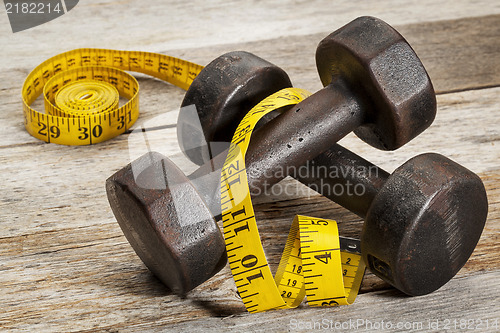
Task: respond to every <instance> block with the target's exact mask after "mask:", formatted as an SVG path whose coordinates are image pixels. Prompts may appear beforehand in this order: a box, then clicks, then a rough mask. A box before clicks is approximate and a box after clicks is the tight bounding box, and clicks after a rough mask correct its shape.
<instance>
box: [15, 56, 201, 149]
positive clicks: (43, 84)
mask: <svg viewBox="0 0 500 333" xmlns="http://www.w3.org/2000/svg"><path fill="white" fill-rule="evenodd" d="M202 69H203V66H200V65H197V64H194V63H191V62H189V61H185V60H182V59H178V58H174V57H169V56H166V55H163V54H159V53H150V52H137V51H115V50H107V49H77V50H72V51H68V52H65V53H61V54H59V55H56V56H55V57H52V58H50V59H48V60H46V61H44V62H43V63H42V64H40V65H39V66H37V67H36V68H35V69H34V70H33V71H32V72H31V73H30V74H29V75H28V77H27V78H26V80H25V82H24V85H23V88H22V98H23V113H24V125H25V127H26V130H27V131H28V132H29V133H30V134H31V135H32V136H34V137H35V138H38V139H40V140H43V141H46V142H53V143H57V144H63V145H89V144H94V143H98V142H102V141H105V140H108V139H111V138H113V137H115V136H117V135H119V134H122V133H124V132H125V131H126V130H128V129H129V128H130V126H132V125H133V124H134V122H135V121H136V120H137V118H138V117H139V84H138V83H137V80H136V79H135V78H134V77H133V76H132V75H130V74H128V73H126V72H124V70H127V71H134V72H140V73H144V74H148V75H151V76H154V77H156V78H159V79H161V80H164V81H167V82H170V83H172V84H174V85H176V86H178V87H180V88H183V89H187V88H188V87H189V86H190V84H191V82H192V81H193V79H194V78H195V77H196V76H197V75H198V73H199V72H200V71H201V70H202ZM42 93H43V95H44V101H45V113H42V112H39V111H36V110H34V109H33V108H31V106H30V105H31V104H33V102H34V101H35V100H36V99H37V98H38V96H40V95H41V94H42ZM119 96H122V97H124V98H126V99H128V102H127V103H126V104H124V105H123V106H121V107H119Z"/></svg>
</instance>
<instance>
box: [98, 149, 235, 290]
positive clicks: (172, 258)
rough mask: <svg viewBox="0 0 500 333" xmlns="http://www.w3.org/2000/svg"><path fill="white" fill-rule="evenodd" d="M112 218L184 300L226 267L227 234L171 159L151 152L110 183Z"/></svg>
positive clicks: (138, 251) (138, 253)
mask: <svg viewBox="0 0 500 333" xmlns="http://www.w3.org/2000/svg"><path fill="white" fill-rule="evenodd" d="M106 191H107V194H108V200H109V203H110V205H111V208H112V210H113V213H114V215H115V217H116V219H117V221H118V223H119V224H120V227H121V229H122V230H123V233H124V234H125V236H126V237H127V240H128V241H129V242H130V244H131V245H132V247H133V248H134V250H135V252H136V253H137V255H139V257H140V258H141V259H142V261H143V262H144V263H145V264H146V266H147V267H148V268H149V269H150V270H151V272H153V273H154V274H155V275H156V276H157V277H158V278H159V279H160V280H161V281H162V282H163V283H164V284H165V285H166V286H167V287H169V288H170V289H171V290H172V291H173V292H174V293H176V294H178V295H183V294H185V293H186V292H188V291H190V290H191V289H193V288H195V287H196V286H198V285H199V284H201V283H202V282H204V281H206V280H207V279H209V278H210V277H212V276H213V275H214V274H215V273H217V272H218V271H219V270H220V269H221V268H222V267H224V265H225V263H226V255H225V245H224V239H223V237H222V234H221V232H220V230H219V228H218V227H217V224H216V222H215V220H214V219H213V217H212V214H211V213H210V211H209V210H208V208H207V207H206V206H205V203H204V202H203V200H202V199H201V197H200V195H199V193H198V192H197V190H196V189H195V188H194V187H193V185H192V184H191V182H190V181H189V179H188V178H186V176H185V175H184V174H183V173H182V171H181V170H180V169H179V168H178V167H177V166H175V164H173V163H172V162H171V161H170V160H169V159H168V158H166V157H164V156H162V155H161V154H158V153H148V154H145V155H143V156H142V157H140V158H139V159H137V160H136V161H134V162H132V163H130V164H129V165H127V166H126V167H124V168H123V169H121V170H119V171H118V172H116V173H115V174H114V175H112V176H111V177H110V178H108V179H107V180H106Z"/></svg>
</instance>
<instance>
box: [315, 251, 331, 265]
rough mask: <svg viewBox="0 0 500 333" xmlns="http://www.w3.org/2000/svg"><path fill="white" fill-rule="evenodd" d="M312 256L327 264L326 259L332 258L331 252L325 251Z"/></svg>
mask: <svg viewBox="0 0 500 333" xmlns="http://www.w3.org/2000/svg"><path fill="white" fill-rule="evenodd" d="M314 258H316V259H317V260H319V261H321V262H322V263H324V264H328V259H332V253H331V252H325V254H318V255H315V256H314Z"/></svg>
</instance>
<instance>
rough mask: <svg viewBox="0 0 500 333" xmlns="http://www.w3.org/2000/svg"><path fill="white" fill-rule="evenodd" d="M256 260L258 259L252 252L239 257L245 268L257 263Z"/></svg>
mask: <svg viewBox="0 0 500 333" xmlns="http://www.w3.org/2000/svg"><path fill="white" fill-rule="evenodd" d="M258 261H259V259H257V257H256V256H254V255H253V254H249V255H247V256H244V257H243V259H241V265H242V266H243V267H246V268H252V267H253V266H255V265H257V262H258Z"/></svg>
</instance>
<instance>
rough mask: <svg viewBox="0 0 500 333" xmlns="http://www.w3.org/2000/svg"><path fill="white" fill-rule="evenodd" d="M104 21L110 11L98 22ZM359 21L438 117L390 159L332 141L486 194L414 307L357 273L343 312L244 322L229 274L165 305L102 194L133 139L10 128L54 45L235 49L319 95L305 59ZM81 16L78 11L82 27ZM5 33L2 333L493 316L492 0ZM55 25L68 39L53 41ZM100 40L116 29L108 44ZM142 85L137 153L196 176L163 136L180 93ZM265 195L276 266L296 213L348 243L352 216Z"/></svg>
mask: <svg viewBox="0 0 500 333" xmlns="http://www.w3.org/2000/svg"><path fill="white" fill-rule="evenodd" d="M196 4H199V2H196ZM196 4H195V5H196ZM267 6H269V7H267ZM124 8H127V10H123V9H124ZM77 9H78V10H77ZM113 11H114V12H119V13H120V14H118V15H117V16H115V17H108V13H109V12H113ZM157 13H162V14H161V15H158V14H157ZM188 13H191V14H193V15H192V16H190V15H188ZM299 13H300V14H299ZM153 14H155V15H153ZM367 14H369V15H376V16H379V17H381V18H383V19H385V20H387V21H388V22H389V23H391V24H393V25H397V28H398V30H399V31H400V32H401V33H402V34H403V35H404V36H405V37H406V38H407V39H408V41H409V42H410V43H411V45H412V46H413V47H414V49H415V50H416V52H417V53H418V55H419V56H420V57H421V59H422V61H423V62H424V64H425V66H426V68H427V69H428V71H429V74H430V76H431V78H432V80H433V83H434V86H435V88H436V90H437V91H438V92H439V93H440V95H439V96H438V115H437V118H436V120H435V122H434V123H433V125H432V126H431V127H430V128H429V129H428V130H427V131H426V132H425V133H423V134H422V135H421V136H419V137H418V138H416V139H415V140H413V141H412V142H410V143H409V144H407V145H406V146H404V147H403V148H401V149H399V150H398V151H397V152H381V151H377V150H375V149H373V148H371V147H369V146H368V145H366V144H364V143H362V142H361V141H360V140H359V139H357V138H356V137H355V136H354V135H349V136H347V137H346V138H345V139H343V140H342V141H341V143H342V144H343V145H344V146H346V147H348V148H350V149H352V150H353V151H355V152H357V153H359V154H360V155H362V156H363V157H365V158H367V159H369V160H370V161H372V162H374V163H376V164H377V165H380V166H381V167H383V168H385V169H386V170H387V171H392V170H394V169H395V168H396V167H397V166H398V165H400V164H402V163H403V162H404V161H406V160H407V159H408V158H410V157H412V156H414V155H416V154H419V153H423V152H428V151H434V152H439V153H442V154H444V155H446V156H448V157H450V158H452V159H454V160H456V161H457V162H459V163H461V164H463V165H464V166H466V167H468V168H470V169H471V170H472V171H474V172H476V173H478V174H479V176H480V177H481V179H482V180H483V182H484V183H485V186H486V189H487V193H488V198H489V205H490V206H489V207H490V210H489V215H488V220H487V224H486V227H485V230H484V232H483V234H482V237H481V239H480V241H479V244H478V246H477V248H476V250H475V252H474V253H473V255H472V257H471V259H470V260H469V262H468V263H467V264H466V265H465V266H464V267H463V269H462V270H461V271H460V272H459V273H458V275H457V276H456V277H455V278H454V279H453V280H452V281H450V282H449V283H448V284H447V285H445V286H444V287H443V288H441V289H440V290H438V291H437V292H435V293H432V294H430V295H427V296H424V297H416V298H408V297H405V296H403V295H401V294H400V293H399V292H397V291H395V290H394V289H392V288H391V287H390V286H388V285H387V284H385V283H384V282H383V281H381V280H380V279H378V278H377V277H375V276H374V275H373V274H371V273H367V275H366V276H365V279H364V281H363V285H362V289H361V295H360V296H359V297H358V299H357V301H356V302H355V304H354V305H352V306H349V307H341V308H328V309H317V308H309V307H307V306H306V305H304V304H303V305H302V306H301V307H300V308H299V309H297V310H291V311H274V312H269V313H265V314H259V315H249V314H247V313H245V310H244V308H243V305H242V303H241V300H240V299H239V298H238V296H237V294H236V289H235V286H234V282H233V281H232V279H231V275H230V271H229V268H228V267H225V268H224V269H223V270H222V271H221V272H220V273H219V274H217V275H216V276H215V277H213V278H212V279H211V280H210V281H208V282H207V283H205V284H203V285H202V286H200V287H199V288H197V289H195V290H194V291H192V292H191V293H189V294H188V296H187V298H185V299H181V298H179V297H177V296H175V295H171V294H170V292H169V291H168V290H167V289H166V288H165V287H164V286H163V285H162V284H161V283H160V282H159V281H158V280H157V279H156V278H154V277H153V276H152V275H151V273H150V272H149V271H148V270H147V269H146V268H145V266H144V265H143V264H142V262H141V261H140V259H139V258H138V257H137V256H136V254H135V253H134V251H133V249H132V248H131V247H130V245H129V244H128V242H127V241H126V239H125V237H124V236H123V234H122V232H121V230H120V228H119V226H118V224H117V223H116V221H115V218H114V216H113V214H112V212H111V209H110V208H109V205H108V203H107V199H106V194H105V190H104V182H105V179H106V178H107V177H109V176H110V175H111V174H112V173H114V172H115V171H117V170H118V169H120V168H121V167H123V166H124V165H125V164H127V163H128V162H129V161H130V160H131V159H132V158H135V157H138V156H140V155H141V154H142V153H144V152H145V150H144V148H143V142H144V139H143V134H138V133H131V134H128V135H122V136H120V137H118V138H116V139H114V140H111V141H108V142H104V143H102V144H98V145H95V146H88V147H67V146H57V145H54V144H45V143H42V142H40V141H38V140H36V139H34V138H32V137H31V136H29V135H28V134H27V133H26V132H25V130H24V128H23V126H22V116H21V111H20V110H21V103H20V100H19V98H20V96H19V94H20V88H21V85H22V82H23V80H24V77H25V76H26V75H27V74H28V72H29V71H30V70H31V69H32V68H33V67H35V66H36V65H37V64H38V63H39V62H41V61H43V60H44V59H45V58H47V57H49V56H51V55H54V54H56V53H59V52H60V51H64V50H67V49H71V48H76V47H82V46H89V47H91V46H92V47H111V48H118V49H138V48H140V49H141V50H147V51H162V53H166V54H171V55H174V56H180V57H183V58H187V59H189V60H192V61H196V62H199V63H202V64H206V63H208V62H209V61H210V60H211V59H213V58H215V57H217V56H218V55H220V54H221V53H223V52H227V51H231V50H235V49H244V50H247V51H251V52H254V53H256V54H258V55H260V56H262V57H264V58H266V59H268V60H270V61H272V62H274V63H276V64H278V65H280V66H282V67H283V68H284V69H285V70H287V72H288V73H289V74H290V76H291V78H292V81H293V82H294V84H295V85H296V86H298V87H303V88H306V89H310V90H313V91H314V90H317V89H319V88H320V82H319V80H318V78H317V74H316V70H315V64H314V52H315V48H316V45H317V43H318V42H319V41H320V40H321V39H322V38H323V37H324V36H326V35H327V33H328V32H329V31H333V30H334V29H336V28H338V27H340V26H341V25H343V24H345V23H347V22H348V21H350V20H351V19H353V18H354V17H356V16H359V15H367ZM83 15H89V18H88V19H87V20H86V21H85V22H83V17H84V16H83ZM257 17H258V18H259V19H258V20H257V19H256V18H257ZM270 17H272V18H273V19H274V20H270V19H269V18H270ZM266 18H267V19H266ZM125 19H128V20H129V21H130V22H129V24H128V26H125V25H124V23H123V22H124V20H125ZM69 22H71V23H72V24H69ZM186 22H187V23H186ZM255 22H258V24H256V23H255ZM6 25H7V21H6V18H5V15H0V40H1V41H2V44H3V45H7V47H6V49H5V51H4V52H2V53H1V54H0V69H1V70H2V78H3V80H2V83H0V100H1V101H2V103H0V138H1V141H2V143H1V144H0V172H1V174H2V176H3V177H2V183H1V184H2V192H1V194H0V328H1V329H3V330H12V331H30V332H61V331H113V332H114V331H124V332H127V331H171V332H178V331H193V332H197V331H203V332H207V331H217V332H219V331H248V332H251V331H255V332H260V331H276V332H287V331H306V330H301V329H295V328H294V327H293V325H292V323H293V322H291V320H292V319H295V320H300V321H302V322H303V323H306V324H307V322H316V321H321V320H323V319H327V320H333V321H338V322H345V321H348V320H349V319H365V320H371V321H373V322H380V321H381V320H384V321H385V322H387V321H392V322H422V324H423V325H424V326H423V329H422V330H421V331H432V330H430V329H426V328H427V326H425V325H427V323H428V320H431V321H433V320H434V321H435V320H438V321H439V325H440V326H439V327H438V330H434V331H443V330H444V324H445V322H444V321H445V320H446V319H448V320H450V321H451V324H452V323H453V320H455V319H457V320H460V319H464V318H466V319H475V320H483V322H484V321H485V320H487V319H489V320H492V319H499V320H500V313H499V310H498V309H499V306H498V299H500V285H499V277H500V260H499V255H498V254H499V253H500V242H499V232H500V224H499V220H500V185H499V184H500V164H499V160H500V148H499V144H500V143H499V138H500V126H499V124H500V99H499V98H498V96H499V94H500V43H499V41H500V5H499V3H498V2H496V1H485V0H483V1H478V2H469V1H462V0H461V1H455V2H451V1H444V2H440V3H436V2H433V1H421V2H418V3H409V4H406V5H400V3H399V2H396V1H384V2H377V5H363V6H359V5H355V4H354V3H352V2H349V1H338V2H335V6H334V5H331V3H330V2H328V5H327V3H326V2H323V1H321V2H317V3H315V5H314V6H312V5H311V3H310V2H302V1H295V2H294V3H293V5H290V4H286V3H285V2H282V1H272V2H270V3H269V4H268V5H266V6H265V5H263V4H262V3H261V2H256V1H249V2H245V3H243V2H229V3H223V2H210V3H208V2H207V3H203V4H201V5H200V6H199V7H198V8H195V9H193V4H192V3H186V2H168V3H166V2H165V1H160V0H153V1H150V2H148V7H144V3H141V2H132V1H111V0H104V1H86V2H81V3H80V4H79V5H78V6H77V7H76V9H74V10H73V11H71V12H70V13H69V14H67V15H65V16H63V17H61V18H59V19H57V20H54V21H53V22H51V23H48V24H45V25H42V26H40V27H39V28H37V29H36V30H35V29H34V30H31V31H26V32H23V33H19V34H15V35H12V34H11V32H10V30H8V29H6V28H5V27H6ZM257 25H258V27H257ZM61 29H65V30H66V32H67V33H66V34H64V35H62V36H61V34H60V33H58V30H61ZM105 30H109V31H114V32H120V33H115V34H113V36H111V35H105V34H104V31H105ZM56 36H57V37H56ZM35 40H38V42H37V43H35ZM82 40H83V41H84V42H85V43H84V44H85V45H82ZM221 42H223V43H224V44H220V43H221ZM30 48H32V49H31V50H32V51H29V50H30ZM164 50H171V51H169V52H165V51H164ZM139 83H140V85H141V91H142V92H141V112H142V114H141V118H140V124H138V125H137V126H138V127H140V126H141V124H142V126H144V128H146V129H152V128H153V127H155V126H157V125H158V124H161V125H164V126H165V127H164V128H163V129H160V130H151V131H148V132H147V136H148V143H149V144H150V145H151V146H153V147H154V148H155V150H158V151H161V152H162V153H164V154H165V155H167V156H169V157H171V158H172V160H173V161H174V162H175V163H177V164H178V165H179V166H180V167H181V168H182V169H183V170H184V171H186V172H189V171H192V170H193V169H194V168H195V166H194V165H192V164H191V163H190V162H189V161H187V159H186V158H185V157H184V156H183V155H182V153H181V152H180V150H179V148H178V146H177V138H176V131H175V122H176V118H177V111H176V109H177V108H178V106H179V104H180V102H181V100H182V96H183V91H181V90H180V89H177V88H175V87H172V86H171V85H168V84H165V83H163V82H160V81H158V80H155V79H151V78H148V77H145V76H141V75H139ZM38 104H40V103H38ZM129 148H133V149H129ZM273 190H274V194H272V193H271V194H270V195H269V196H265V197H260V198H257V200H255V203H256V211H257V217H258V221H259V222H258V223H259V228H260V231H261V236H262V240H263V245H264V248H265V249H266V254H267V256H268V259H269V262H270V265H271V267H272V269H273V270H275V269H276V267H277V264H278V261H279V256H280V255H281V251H282V249H283V246H284V243H285V240H286V234H287V232H288V228H289V226H290V223H291V220H292V218H293V216H294V215H295V214H297V213H301V214H305V215H311V216H318V217H325V218H333V219H336V220H337V221H338V222H339V229H340V232H341V234H342V235H345V236H353V237H356V236H359V234H360V231H361V226H362V221H361V219H360V218H359V217H357V216H356V215H354V214H352V213H350V212H349V211H347V210H345V209H344V208H342V207H339V206H338V205H336V204H335V203H332V202H331V201H329V200H327V199H325V198H323V197H321V196H319V195H317V194H316V193H315V192H313V191H311V190H309V189H307V188H306V187H304V186H303V185H300V184H298V183H297V182H296V181H295V180H293V179H290V178H287V179H285V180H284V181H283V182H281V183H280V184H278V185H276V186H275V187H274V188H273ZM306 324H304V325H306ZM476 324H477V323H476ZM499 324H500V323H499ZM483 328H486V327H485V326H484V325H483ZM361 330H363V329H359V330H358V331H361ZM344 331H356V330H351V329H348V330H344ZM382 331H384V330H382ZM385 331H391V332H394V331H395V332H398V331H403V330H397V329H395V330H385ZM455 331H458V330H455ZM483 331H490V332H494V331H495V330H494V329H492V328H491V327H490V328H488V329H486V330H483Z"/></svg>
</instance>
